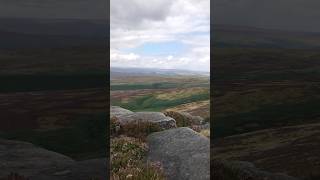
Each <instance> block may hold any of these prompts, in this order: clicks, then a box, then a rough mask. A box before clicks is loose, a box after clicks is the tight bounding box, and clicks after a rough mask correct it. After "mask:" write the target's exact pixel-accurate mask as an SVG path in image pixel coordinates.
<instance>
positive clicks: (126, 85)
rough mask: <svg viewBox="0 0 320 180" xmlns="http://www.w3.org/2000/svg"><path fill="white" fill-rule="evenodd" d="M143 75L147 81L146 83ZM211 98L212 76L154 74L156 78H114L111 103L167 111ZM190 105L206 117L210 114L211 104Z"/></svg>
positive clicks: (131, 107)
mask: <svg viewBox="0 0 320 180" xmlns="http://www.w3.org/2000/svg"><path fill="white" fill-rule="evenodd" d="M141 79H146V81H144V83H143V82H142V81H141ZM136 82H137V83H138V84H135V83H136ZM139 83H140V84H139ZM209 98H210V90H209V79H208V77H201V76H198V77H190V76H185V77H184V76H178V77H176V76H154V77H153V80H152V78H151V77H145V76H134V77H129V78H128V77H122V78H121V77H117V78H115V80H113V79H111V105H114V106H121V107H123V108H126V109H129V110H132V111H164V110H166V109H169V108H175V107H179V106H181V105H187V104H189V103H201V102H203V101H208V99H209ZM188 106H191V104H189V105H188ZM190 109H192V110H193V111H196V110H197V109H198V111H201V112H202V111H203V112H204V114H205V117H208V113H207V114H206V113H205V112H208V111H209V107H208V106H206V107H203V106H198V107H197V106H195V105H194V107H193V108H191V107H190ZM179 110H181V109H179ZM185 110H186V109H185ZM198 114H200V113H198Z"/></svg>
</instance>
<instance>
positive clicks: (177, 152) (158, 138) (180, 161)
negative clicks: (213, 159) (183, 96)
mask: <svg viewBox="0 0 320 180" xmlns="http://www.w3.org/2000/svg"><path fill="white" fill-rule="evenodd" d="M147 142H148V145H149V153H148V160H149V161H152V162H160V163H161V164H162V166H163V169H164V172H165V174H166V176H167V178H168V179H169V180H209V179H210V141H209V139H208V138H206V137H204V136H202V135H200V134H198V133H197V132H195V131H193V130H191V129H190V128H186V127H182V128H176V129H170V130H166V131H161V132H156V133H153V134H151V135H149V136H148V138H147Z"/></svg>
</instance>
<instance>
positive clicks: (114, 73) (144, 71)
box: [110, 67, 210, 78]
mask: <svg viewBox="0 0 320 180" xmlns="http://www.w3.org/2000/svg"><path fill="white" fill-rule="evenodd" d="M209 74H210V73H209V72H201V71H190V70H180V69H156V68H119V67H111V68H110V76H111V78H114V77H122V76H179V75H186V76H188V75H189V76H194V75H196V76H209Z"/></svg>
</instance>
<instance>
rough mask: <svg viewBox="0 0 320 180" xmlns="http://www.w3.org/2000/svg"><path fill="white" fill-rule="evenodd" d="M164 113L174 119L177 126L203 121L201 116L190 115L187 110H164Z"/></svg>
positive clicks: (196, 123) (199, 123)
mask: <svg viewBox="0 0 320 180" xmlns="http://www.w3.org/2000/svg"><path fill="white" fill-rule="evenodd" d="M164 114H165V115H166V116H169V117H172V118H173V119H175V120H176V123H177V126H178V127H187V126H191V125H201V124H203V121H204V120H203V118H202V117H200V116H192V115H191V114H189V113H187V112H177V111H166V112H165V113H164Z"/></svg>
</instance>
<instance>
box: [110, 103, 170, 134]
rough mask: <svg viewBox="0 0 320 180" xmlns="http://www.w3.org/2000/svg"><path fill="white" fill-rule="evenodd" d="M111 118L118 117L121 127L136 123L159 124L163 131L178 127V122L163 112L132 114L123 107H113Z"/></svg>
mask: <svg viewBox="0 0 320 180" xmlns="http://www.w3.org/2000/svg"><path fill="white" fill-rule="evenodd" d="M110 111H111V112H110V114H111V117H116V118H117V120H118V122H119V123H120V125H121V126H125V125H126V124H130V123H135V122H137V123H138V122H148V123H153V124H157V125H158V126H159V127H160V128H161V129H170V128H175V127H176V121H175V120H174V119H173V118H171V117H168V116H165V115H164V114H163V113H161V112H131V111H128V110H126V109H123V108H121V107H115V106H112V107H111V109H110Z"/></svg>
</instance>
